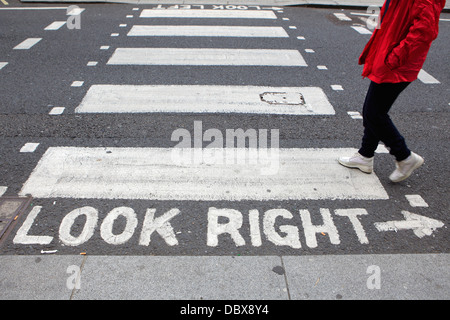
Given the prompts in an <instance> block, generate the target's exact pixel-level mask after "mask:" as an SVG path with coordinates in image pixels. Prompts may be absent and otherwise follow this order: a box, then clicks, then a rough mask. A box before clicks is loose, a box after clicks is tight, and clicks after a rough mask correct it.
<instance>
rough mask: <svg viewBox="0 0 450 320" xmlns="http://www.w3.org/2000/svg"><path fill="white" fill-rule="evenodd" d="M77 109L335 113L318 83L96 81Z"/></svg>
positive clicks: (91, 111) (134, 111) (93, 111)
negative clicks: (134, 83) (118, 82)
mask: <svg viewBox="0 0 450 320" xmlns="http://www.w3.org/2000/svg"><path fill="white" fill-rule="evenodd" d="M261 95H263V98H262V97H261ZM300 95H302V96H303V99H304V104H302V103H301V102H302V101H301V100H300V99H301V97H300ZM283 98H284V99H285V100H284V101H282V102H281V101H276V99H278V100H279V99H283ZM75 112H76V113H145V112H177V113H179V112H181V113H183V112H194V113H205V112H222V113H230V112H234V113H259V114H290V115H318V114H322V115H323V114H327V115H331V114H335V111H334V109H333V106H332V105H331V104H330V102H329V101H328V99H327V97H326V95H325V93H324V92H323V90H322V89H321V88H315V87H256V86H255V87H253V86H248V87H246V86H151V85H140V86H136V85H93V86H92V87H90V88H89V90H88V92H87V94H86V96H85V97H84V99H83V101H82V102H81V104H80V105H79V106H78V107H77V108H76V109H75Z"/></svg>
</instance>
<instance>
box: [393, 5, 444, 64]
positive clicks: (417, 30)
mask: <svg viewBox="0 0 450 320" xmlns="http://www.w3.org/2000/svg"><path fill="white" fill-rule="evenodd" d="M412 16H413V17H414V18H413V21H412V24H411V26H410V28H409V30H408V33H407V35H406V37H405V38H404V39H403V40H402V41H401V42H400V43H399V44H398V45H397V46H396V47H394V48H393V49H392V51H391V52H390V53H389V54H388V55H387V56H386V60H385V64H386V65H387V66H388V67H389V68H390V69H391V70H393V69H396V68H398V67H400V66H402V65H403V64H404V63H405V62H406V61H407V59H408V58H409V54H410V53H412V52H414V51H415V50H416V49H417V48H419V47H425V46H429V45H430V44H431V42H432V41H433V40H434V39H436V37H437V34H438V24H437V23H436V19H438V21H439V14H438V16H436V13H435V9H434V3H433V0H416V4H415V5H414V7H413V11H412Z"/></svg>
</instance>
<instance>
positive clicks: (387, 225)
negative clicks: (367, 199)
mask: <svg viewBox="0 0 450 320" xmlns="http://www.w3.org/2000/svg"><path fill="white" fill-rule="evenodd" d="M402 214H403V216H404V217H405V219H406V220H401V221H386V222H376V223H375V227H376V228H377V230H378V231H395V232H397V231H398V230H413V231H414V234H415V235H416V236H418V237H419V238H422V237H424V236H429V235H431V234H432V233H433V231H434V230H436V229H437V228H442V227H443V226H444V223H442V222H441V221H439V220H435V219H431V218H427V217H424V216H420V215H418V214H415V213H411V212H408V211H402Z"/></svg>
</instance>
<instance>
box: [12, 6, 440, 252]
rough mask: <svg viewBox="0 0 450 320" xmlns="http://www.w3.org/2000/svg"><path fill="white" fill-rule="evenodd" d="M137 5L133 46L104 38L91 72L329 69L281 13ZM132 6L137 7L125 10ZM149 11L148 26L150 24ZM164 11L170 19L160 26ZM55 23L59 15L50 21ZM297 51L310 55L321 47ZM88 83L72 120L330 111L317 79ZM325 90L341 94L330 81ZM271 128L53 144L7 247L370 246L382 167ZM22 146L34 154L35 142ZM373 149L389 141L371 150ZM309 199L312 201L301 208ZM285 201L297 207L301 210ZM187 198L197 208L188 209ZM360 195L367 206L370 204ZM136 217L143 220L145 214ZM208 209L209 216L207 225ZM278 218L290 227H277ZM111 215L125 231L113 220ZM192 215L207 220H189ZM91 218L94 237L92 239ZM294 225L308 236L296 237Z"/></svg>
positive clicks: (28, 184)
mask: <svg viewBox="0 0 450 320" xmlns="http://www.w3.org/2000/svg"><path fill="white" fill-rule="evenodd" d="M136 9H138V10H133V14H138V15H139V16H138V17H134V19H133V20H130V21H133V24H132V25H130V23H127V25H130V27H129V30H128V31H127V34H126V38H127V39H131V40H132V41H130V42H128V41H125V43H128V44H130V43H131V44H132V45H128V46H126V45H123V43H124V42H121V43H122V45H113V44H109V45H105V43H101V44H100V43H99V44H98V47H99V48H100V49H101V50H104V52H105V53H106V54H107V55H108V58H107V59H105V62H104V63H99V62H97V61H89V62H88V64H87V66H88V67H92V68H97V70H98V71H99V72H101V71H102V70H108V69H110V68H115V70H119V72H121V73H130V72H132V70H136V68H151V67H161V66H170V67H171V68H182V67H191V66H192V67H220V68H237V67H242V68H244V67H245V68H247V67H249V68H268V69H270V68H285V67H286V68H296V70H297V71H298V73H299V74H300V75H301V74H302V72H304V70H311V69H312V70H314V72H318V73H320V72H326V70H328V68H327V67H326V66H323V65H318V66H314V65H310V64H308V57H307V56H305V57H306V59H305V57H304V56H303V55H304V53H303V51H302V52H301V51H300V50H299V49H292V47H291V48H289V47H286V48H284V47H283V46H284V42H283V41H284V40H286V39H291V38H293V39H296V41H297V40H302V41H303V40H305V37H304V36H299V35H298V33H297V32H296V31H295V30H297V27H296V26H289V27H288V28H286V26H278V25H277V26H267V25H263V24H262V23H261V25H259V23H260V22H261V21H265V20H269V21H273V22H275V24H276V23H277V22H278V21H279V20H280V16H279V12H278V10H210V9H196V10H170V9H165V10H161V9H142V10H140V11H139V8H136ZM129 16H131V17H133V15H127V16H126V17H127V18H130V17H129ZM154 19H156V20H154ZM166 19H170V20H166ZM174 19H175V20H176V21H175V20H174ZM190 19H197V20H195V24H194V25H190V24H187V23H185V22H186V21H190ZM216 19H226V20H227V21H230V24H224V23H220V24H217V25H216V24H215V21H216ZM244 20H245V21H247V20H248V21H251V23H250V25H248V23H243V21H244ZM146 21H151V22H152V23H148V24H146ZM167 21H169V22H170V24H167V25H166V24H164V22H167ZM219 21H223V20H219ZM283 21H289V20H283ZM177 22H180V23H181V24H177ZM202 22H203V23H202ZM58 25H59V24H58ZM125 26H126V25H125V24H121V25H120V27H121V28H124V27H125ZM53 27H54V28H56V27H57V25H56V24H54V25H53V26H52V27H51V28H49V30H50V29H53ZM111 36H112V37H113V38H116V37H118V36H119V34H118V33H115V32H114V33H111ZM122 36H123V34H122ZM158 37H164V38H169V37H182V38H191V37H193V38H197V39H198V38H205V39H211V38H214V39H216V40H217V39H219V40H218V41H220V39H226V38H242V39H251V38H254V39H259V40H261V41H263V40H264V39H271V40H272V41H277V42H276V43H277V45H276V47H273V48H251V49H249V48H245V47H243V48H238V47H233V48H230V47H224V48H220V47H219V48H216V47H212V48H211V47H201V46H194V45H193V46H192V47H182V48H180V47H160V46H153V45H151V44H152V43H151V42H150V41H147V40H149V39H150V40H152V39H155V38H158ZM274 43H275V42H274ZM149 44H150V45H149ZM111 49H112V50H111ZM304 52H305V53H306V54H314V53H315V50H313V49H306V50H305V51H304ZM211 70H214V69H211ZM236 70H238V69H236ZM239 70H240V69H239ZM238 72H243V71H238ZM269 79H270V77H269ZM85 81H86V82H87V83H89V87H88V88H87V89H86V93H85V95H84V97H83V98H82V99H81V101H80V103H79V104H78V105H77V106H76V107H75V109H74V114H75V116H78V115H115V116H117V117H118V119H120V117H125V116H127V115H133V114H138V115H141V114H144V115H148V114H152V115H153V114H164V115H176V116H179V117H183V116H185V115H191V117H192V115H193V116H194V117H195V115H210V116H211V117H214V116H215V115H239V116H242V117H245V116H252V115H265V116H267V115H268V116H271V115H273V116H286V117H304V118H305V119H306V118H309V119H314V120H316V118H313V117H317V116H319V117H320V116H330V117H335V116H336V110H335V108H334V106H333V105H332V103H331V102H330V100H329V99H328V97H327V94H326V90H324V88H321V87H318V86H312V85H311V86H291V87H287V86H277V83H273V84H270V85H266V86H257V85H242V84H240V83H235V84H229V83H228V84H227V85H220V84H219V85H217V84H216V85H211V84H207V85H198V84H196V83H185V84H182V85H180V84H154V83H152V79H148V80H146V83H140V84H131V83H114V81H110V82H108V83H105V82H102V83H101V82H98V83H95V82H94V83H91V81H89V79H73V82H72V84H71V87H73V88H80V87H83V86H86V84H85ZM219 82H220V81H219ZM331 89H332V90H334V91H343V87H342V86H341V85H338V84H335V85H332V86H331ZM64 112H65V111H64V108H61V107H56V108H53V109H52V111H51V112H50V114H51V115H54V116H57V115H61V114H63V113H64ZM352 118H353V117H352ZM359 118H360V117H359ZM359 118H357V117H355V119H359ZM161 125H163V124H161ZM269 129H270V128H267V129H258V130H254V129H251V128H245V129H242V128H239V129H238V128H229V129H226V130H225V131H221V130H219V129H214V128H206V127H205V130H203V128H202V123H201V121H194V130H193V134H192V135H191V132H192V131H189V130H186V129H185V128H179V129H177V130H175V131H174V132H173V134H172V137H170V138H171V139H170V142H172V143H174V144H175V143H178V144H177V145H175V146H173V147H142V146H134V145H128V146H120V147H117V146H115V147H112V146H111V147H110V146H107V147H104V146H101V147H94V146H87V145H86V146H83V145H76V146H73V145H72V146H64V145H51V146H49V147H48V148H47V149H46V150H45V152H44V153H43V155H42V156H41V157H40V159H39V161H38V162H37V164H36V166H35V167H34V169H33V170H32V172H31V173H30V175H29V177H28V178H27V179H26V181H25V182H24V184H23V186H22V188H21V190H20V192H19V195H21V196H26V195H31V196H32V197H33V198H34V199H37V201H38V205H36V206H35V207H34V208H33V211H32V212H31V213H30V214H29V215H28V217H27V218H26V220H25V221H24V222H23V224H22V226H21V227H20V228H19V229H18V231H17V233H16V236H15V237H14V239H13V243H14V245H16V246H20V245H33V244H37V245H45V246H49V245H52V244H55V241H56V239H59V242H58V244H59V245H61V244H62V246H64V247H65V248H62V247H59V248H60V249H64V250H70V249H71V248H72V247H74V248H75V249H78V248H82V247H83V248H84V246H85V245H86V243H88V242H89V241H91V243H92V239H96V241H97V243H98V242H100V243H102V244H103V245H106V246H107V247H110V246H112V247H116V246H121V245H128V246H133V245H134V249H132V252H142V250H145V248H147V247H149V246H153V245H154V243H158V242H157V241H158V240H156V241H155V240H153V239H158V238H162V240H163V242H160V243H159V246H158V247H157V248H155V247H152V250H155V252H157V253H158V252H166V251H164V250H166V249H168V247H170V250H172V251H170V252H171V253H172V254H178V255H180V254H181V255H182V254H186V252H188V253H189V254H194V253H196V254H201V253H202V252H203V251H202V250H204V252H207V251H208V250H209V249H211V248H222V247H224V248H225V249H224V250H225V252H226V253H229V252H230V250H231V251H232V250H234V248H236V247H243V246H244V247H245V246H246V245H248V250H250V251H251V250H252V249H254V248H259V247H261V246H262V245H263V244H264V246H268V247H269V249H268V251H264V253H265V254H272V253H273V252H274V251H271V250H274V248H275V249H277V248H280V247H281V248H288V249H294V250H298V249H300V248H304V247H305V244H306V247H308V248H309V249H315V248H317V247H321V246H327V247H328V246H330V245H331V246H332V248H333V249H335V250H339V245H340V244H341V241H342V242H344V241H348V239H346V240H341V239H342V233H343V234H344V235H346V234H348V233H351V234H353V237H351V239H352V240H351V241H350V242H354V243H357V244H359V245H367V244H369V243H371V241H373V240H372V239H373V237H370V236H368V234H369V233H372V234H373V232H385V231H388V230H392V228H391V229H389V228H384V229H383V228H381V229H380V230H381V231H380V230H378V231H376V228H375V225H376V223H383V221H372V220H373V219H374V218H372V217H370V223H369V222H367V221H365V220H366V216H368V210H369V209H368V208H369V207H370V208H378V207H380V206H381V207H386V206H389V204H388V201H387V200H390V195H389V194H388V192H387V191H386V189H385V187H384V186H383V184H382V183H381V182H380V179H379V178H378V176H377V175H376V174H375V173H373V174H370V175H368V174H364V173H362V172H360V171H358V170H350V169H348V168H345V167H342V166H339V165H338V164H337V162H336V159H337V158H338V157H339V156H343V155H348V154H351V153H353V152H355V151H356V150H355V149H352V148H347V147H342V148H339V147H323V146H321V147H314V146H313V147H303V148H299V147H296V148H280V147H279V143H278V139H279V133H280V132H279V130H280V129H282V128H277V129H270V138H271V139H270V143H269V140H268V133H269ZM168 139H169V137H168ZM236 141H237V144H236V143H235V142H236ZM247 142H248V143H247ZM205 143H207V144H208V145H207V146H206V147H204V144H205ZM168 144H170V143H168ZM247 144H248V147H247ZM38 145H39V144H37V143H34V144H32V145H31V147H33V151H26V152H34V150H35V149H36V147H37V146H38ZM230 146H231V148H230ZM25 149H26V150H31V149H30V146H29V145H27V147H26V148H25ZM24 152H25V151H24ZM377 152H378V153H387V152H388V151H387V150H386V149H385V148H379V150H378V151H377ZM412 196H413V197H416V196H419V195H412ZM419 197H420V196H419ZM308 201H313V203H314V204H313V205H312V206H311V205H307V203H310V202H308ZM354 201H356V203H357V204H356V205H355V204H353V203H354ZM292 202H294V203H296V205H295V206H294V207H295V209H294V208H293V207H292V205H291V203H292ZM59 203H63V204H64V206H67V207H69V208H71V210H70V211H68V212H65V213H63V215H64V216H63V217H60V218H59V219H58V220H57V221H58V222H57V223H60V225H59V227H58V226H55V227H54V228H53V229H52V230H58V231H56V232H55V233H54V234H48V231H46V230H44V231H43V232H41V233H43V235H42V234H41V235H39V236H38V235H33V233H34V232H33V226H34V225H36V224H38V223H39V222H38V221H39V220H40V219H43V217H48V216H52V215H54V214H55V210H56V208H57V204H59ZM105 203H106V205H105ZM193 203H194V204H197V205H198V208H197V207H195V208H193V207H192V204H193ZM365 203H369V205H368V207H366V205H365ZM218 204H220V205H218ZM272 204H273V207H272ZM284 204H290V205H288V208H289V209H284V208H282V207H283V206H284ZM55 205H56V206H55ZM158 205H159V207H158ZM168 206H170V208H169V207H168ZM241 206H242V207H241ZM299 206H300V207H299ZM355 206H356V207H355ZM144 207H145V208H144ZM185 208H188V209H185ZM299 209H300V210H299ZM186 211H187V213H186ZM291 212H292V213H294V212H296V213H295V214H292V213H291ZM143 213H145V217H144V219H143V221H142V222H140V221H139V220H142V214H143ZM247 213H248V214H247ZM299 213H300V214H299ZM59 214H61V213H60V212H59ZM205 215H206V218H205ZM311 216H313V217H311ZM404 216H405V217H406V219H407V220H406V221H401V222H398V221H397V222H392V225H395V223H399V224H401V225H402V226H403V227H404V228H403V229H402V230H408V229H414V230H415V231H417V230H416V229H420V230H419V231H418V232H417V234H420V235H425V234H431V233H433V231H434V230H435V229H437V228H441V227H442V226H443V224H441V222H440V221H437V220H432V219H431V220H427V219H422V216H420V215H419V216H417V215H404ZM80 217H84V219H85V222H84V226H83V225H81V227H80V226H78V225H77V222H76V221H78V220H77V219H81V218H80ZM102 219H103V220H102ZM189 219H192V220H189ZM202 219H203V220H205V219H206V221H207V222H206V223H207V226H206V230H205V227H204V224H205V222H204V221H203V222H202ZM280 219H283V220H284V221H289V222H290V223H291V224H289V225H280ZM224 220H228V222H224ZM343 220H345V221H346V222H345V223H344V222H342V221H343ZM375 220H376V219H375ZM192 221H193V222H192ZM318 221H322V222H323V223H322V224H321V222H318ZM139 223H141V224H140V225H142V230H141V232H140V234H141V236H140V240H139V241H138V240H137V239H136V238H135V237H133V235H135V234H138V230H137V229H138V228H139V227H138V224H139ZM116 224H118V225H122V227H121V228H120V227H119V228H118V229H119V230H116V229H114V228H115V227H114V226H115V225H116ZM194 224H195V225H198V226H202V227H200V229H198V230H194V229H192V228H193V227H192V225H194ZM297 225H298V226H297ZM300 225H302V228H303V229H302V228H300V227H299V226H300ZM390 225H391V224H390ZM99 226H100V230H101V233H100V235H99V236H97V235H96V232H97V231H98V230H97V229H98V227H99ZM243 226H245V227H243ZM430 226H431V227H430ZM76 228H79V229H81V233H80V232H79V230H77V231H75V229H76ZM341 229H342V230H344V231H342V230H341ZM302 230H303V233H304V238H305V239H304V240H303V238H302V236H301V235H300V234H301V233H302ZM421 230H425V231H421ZM278 231H280V232H278ZM245 232H247V233H248V234H245ZM340 232H342V233H340ZM46 233H47V234H46ZM74 234H75V235H74ZM194 234H195V236H194ZM200 234H201V235H200ZM340 234H341V235H340ZM263 235H265V238H263ZM192 237H194V238H192ZM320 237H323V238H321V239H319V238H320ZM205 238H206V241H204V240H205ZM225 238H231V241H230V239H228V240H224V239H225ZM344 238H345V236H344ZM150 239H152V242H151V244H150ZM199 239H200V240H199ZM202 239H203V240H202ZM263 239H264V240H267V241H264V240H263ZM324 239H325V240H324ZM94 242H95V241H94ZM302 243H303V245H302ZM100 247H101V245H100ZM143 248H144V249H143ZM186 248H187V249H186ZM198 248H203V249H198ZM205 248H206V249H205ZM106 250H114V249H106ZM133 250H134V251H133ZM199 250H200V251H199ZM227 250H228V251H227ZM100 253H103V251H102V249H100Z"/></svg>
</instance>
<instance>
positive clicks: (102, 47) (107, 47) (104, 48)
mask: <svg viewBox="0 0 450 320" xmlns="http://www.w3.org/2000/svg"><path fill="white" fill-rule="evenodd" d="M108 49H109V46H101V47H100V50H108Z"/></svg>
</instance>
